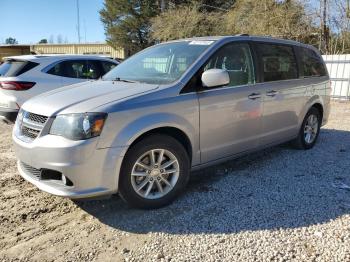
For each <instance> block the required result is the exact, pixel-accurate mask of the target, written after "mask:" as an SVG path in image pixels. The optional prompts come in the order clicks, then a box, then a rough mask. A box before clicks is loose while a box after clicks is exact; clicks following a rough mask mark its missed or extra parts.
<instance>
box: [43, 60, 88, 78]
mask: <svg viewBox="0 0 350 262" xmlns="http://www.w3.org/2000/svg"><path fill="white" fill-rule="evenodd" d="M85 71H87V60H67V61H62V62H59V63H58V64H56V65H54V66H53V67H52V68H51V69H49V71H47V73H48V74H50V75H56V76H63V77H69V78H80V79H86V78H87V76H86V74H85V73H84V72H85Z"/></svg>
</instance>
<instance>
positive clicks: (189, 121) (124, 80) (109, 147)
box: [13, 36, 331, 208]
mask: <svg viewBox="0 0 350 262" xmlns="http://www.w3.org/2000/svg"><path fill="white" fill-rule="evenodd" d="M330 91H331V87H330V81H329V77H328V73H327V69H326V67H325V65H324V62H323V60H322V57H321V56H320V54H319V53H318V51H317V50H316V49H315V48H313V47H311V46H308V45H304V44H301V43H298V42H294V41H287V40H280V39H273V38H264V37H250V36H225V37H206V38H194V39H185V40H178V41H172V42H168V43H163V44H159V45H156V46H153V47H150V48H148V49H145V50H144V51H142V52H140V53H138V54H136V55H134V56H132V57H130V58H129V59H127V60H125V61H124V62H123V63H121V64H120V65H119V66H118V67H116V68H114V69H113V70H111V71H110V72H109V73H107V74H106V75H105V76H104V77H103V78H102V79H101V80H99V81H95V82H91V83H84V84H81V85H80V86H75V87H65V88H62V89H59V90H56V91H52V92H48V93H45V94H43V95H41V96H38V97H35V98H33V99H31V100H29V101H27V102H26V103H25V104H24V105H23V107H22V108H21V111H20V115H19V116H18V118H17V122H16V125H15V127H14V131H13V140H14V148H15V152H16V155H17V157H18V169H19V172H20V174H21V175H22V176H23V178H25V179H26V180H28V181H30V182H31V183H33V184H35V185H36V186H38V187H39V188H40V189H42V190H44V191H47V192H49V193H52V194H55V195H59V196H66V197H70V198H85V197H95V196H100V195H106V194H107V195H108V194H113V193H116V192H119V194H120V196H121V197H122V198H123V199H124V200H125V201H126V202H128V203H129V204H130V205H132V206H135V207H140V208H158V207H161V206H163V205H166V204H168V203H170V202H171V201H172V200H173V199H174V198H175V197H176V196H178V195H179V194H180V193H181V192H182V191H183V190H184V188H185V186H186V184H187V181H188V179H189V174H190V170H191V169H192V170H194V169H200V168H203V167H206V166H208V165H213V164H217V163H219V162H223V161H227V160H229V159H232V158H235V157H238V156H240V155H242V154H247V153H249V152H252V151H256V150H258V149H261V148H265V147H269V146H273V145H276V144H279V143H283V142H287V141H293V143H294V145H295V146H296V147H298V148H300V149H310V148H312V147H313V146H314V145H315V143H316V141H317V138H318V135H319V131H320V127H321V126H322V125H324V124H325V123H326V122H327V120H328V116H329V111H330V106H329V105H330Z"/></svg>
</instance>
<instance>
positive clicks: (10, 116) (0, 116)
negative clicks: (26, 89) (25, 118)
mask: <svg viewBox="0 0 350 262" xmlns="http://www.w3.org/2000/svg"><path fill="white" fill-rule="evenodd" d="M17 115H18V110H16V109H9V108H3V107H0V120H2V121H3V122H6V123H14V122H15V121H16V118H17Z"/></svg>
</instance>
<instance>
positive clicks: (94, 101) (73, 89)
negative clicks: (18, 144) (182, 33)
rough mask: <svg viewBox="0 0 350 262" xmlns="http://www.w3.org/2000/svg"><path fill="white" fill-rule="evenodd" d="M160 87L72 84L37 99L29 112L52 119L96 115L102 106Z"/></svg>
mask: <svg viewBox="0 0 350 262" xmlns="http://www.w3.org/2000/svg"><path fill="white" fill-rule="evenodd" d="M157 87H158V85H150V84H144V83H125V82H116V81H90V82H84V83H79V84H76V85H70V86H66V87H62V88H58V89H55V90H53V91H50V92H47V93H44V94H41V95H39V96H36V97H34V98H32V99H30V100H28V101H27V102H25V103H24V104H23V106H22V108H23V109H24V110H26V111H29V112H32V113H35V114H40V115H46V116H52V115H56V114H58V113H60V114H72V113H85V112H94V109H95V108H96V107H99V106H101V105H103V104H106V103H110V102H115V101H118V100H122V99H124V98H127V97H131V96H136V95H139V94H142V93H145V92H148V91H151V90H154V89H157Z"/></svg>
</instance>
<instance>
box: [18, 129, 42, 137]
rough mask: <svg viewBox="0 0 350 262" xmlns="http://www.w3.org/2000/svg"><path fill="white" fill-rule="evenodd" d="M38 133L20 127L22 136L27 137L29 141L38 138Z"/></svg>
mask: <svg viewBox="0 0 350 262" xmlns="http://www.w3.org/2000/svg"><path fill="white" fill-rule="evenodd" d="M39 133H40V131H38V130H35V129H31V128H29V127H26V126H22V135H23V136H26V137H29V138H31V139H35V138H37V137H38V135H39Z"/></svg>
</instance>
